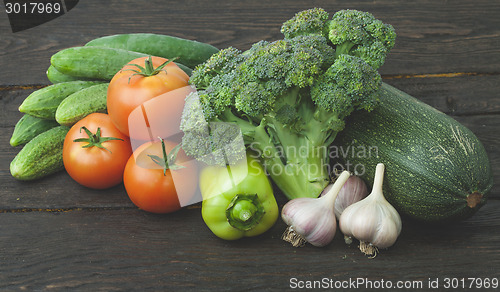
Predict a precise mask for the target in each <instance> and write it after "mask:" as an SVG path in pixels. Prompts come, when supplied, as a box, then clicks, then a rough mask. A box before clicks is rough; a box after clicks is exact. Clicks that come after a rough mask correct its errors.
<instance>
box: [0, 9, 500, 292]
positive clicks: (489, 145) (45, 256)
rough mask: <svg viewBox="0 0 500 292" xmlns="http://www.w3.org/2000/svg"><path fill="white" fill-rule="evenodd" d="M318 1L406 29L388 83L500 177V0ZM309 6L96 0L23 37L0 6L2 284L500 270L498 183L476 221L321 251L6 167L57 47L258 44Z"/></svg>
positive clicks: (340, 281) (124, 284)
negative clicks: (464, 136) (102, 41)
mask: <svg viewBox="0 0 500 292" xmlns="http://www.w3.org/2000/svg"><path fill="white" fill-rule="evenodd" d="M312 3H313V4H311V5H315V6H318V7H323V8H325V9H326V10H328V11H330V12H334V11H336V10H339V9H344V8H353V9H359V10H364V11H370V12H372V13H373V14H374V15H375V16H376V17H378V18H380V19H381V20H383V21H384V22H387V23H390V24H392V25H393V26H394V27H395V29H396V31H397V33H398V38H397V42H396V46H395V48H394V49H393V51H392V52H391V53H390V55H389V56H388V60H387V62H386V64H385V65H384V66H383V67H382V68H381V73H382V74H383V77H384V81H385V82H387V83H389V84H391V85H394V86H396V87H398V88H400V89H402V90H404V91H406V92H408V93H409V94H411V95H413V96H415V97H417V98H419V99H421V100H423V101H424V102H426V103H428V104H430V105H432V106H434V107H436V108H437V109H439V110H441V111H443V112H445V113H447V114H449V115H451V116H453V117H454V118H456V119H457V120H458V121H460V122H461V123H463V124H464V125H466V126H467V127H469V128H470V129H471V130H472V131H473V132H474V133H475V134H476V135H477V136H478V137H479V139H480V140H481V141H482V142H483V144H484V146H485V147H486V150H487V152H488V154H489V156H490V159H491V164H492V167H493V171H494V172H495V173H496V175H495V180H498V178H499V174H500V172H499V171H500V148H499V143H500V139H499V134H498V133H499V131H500V127H499V124H500V98H499V95H498V92H499V83H500V73H499V72H500V71H499V64H500V18H499V17H498V16H499V15H500V2H498V1H491V0H454V1H430V0H429V1H388V0H381V1H323V0H320V1H314V2H312ZM311 7H312V6H310V4H308V1H297V0H293V1H263V0H254V1H212V0H205V1H193V0H184V1H160V0H150V1H128V0H120V1H114V0H113V1H98V0H86V1H80V3H79V4H78V5H77V6H76V7H75V8H74V9H73V10H71V11H70V12H69V13H67V14H66V15H64V16H62V17H59V18H57V19H55V20H53V21H51V22H48V23H46V24H43V25H41V26H38V27H35V28H32V29H29V30H25V31H21V32H18V33H12V32H11V30H10V26H9V23H8V19H7V16H6V15H5V13H3V12H2V16H1V17H0V63H1V65H2V70H1V71H0V101H1V110H0V117H1V118H0V289H4V290H7V291H12V290H13V291H17V290H28V291H32V290H80V291H81V290H85V291H86V290H92V291H94V290H103V291H113V290H139V291H150V290H151V291H161V290H168V291H185V290H197V291H198V290H201V291H203V290H205V291H225V290H227V291H262V290H287V289H292V288H294V287H295V286H296V284H297V285H299V284H308V283H312V282H307V281H322V282H321V283H322V284H324V285H327V284H328V285H330V284H332V285H333V286H335V285H347V286H348V287H350V288H351V289H350V290H353V291H357V290H364V289H365V288H366V287H369V286H367V285H368V284H360V285H357V286H356V285H353V283H358V282H357V281H361V280H368V281H372V285H375V286H376V287H377V285H378V287H381V286H382V285H387V283H391V284H392V285H393V287H395V286H396V285H397V284H398V283H399V284H404V285H417V286H416V288H420V285H421V289H413V290H414V291H440V290H442V291H452V290H454V289H445V288H444V285H445V281H446V278H449V279H456V280H460V281H459V282H456V283H453V282H452V283H451V284H459V288H460V287H462V286H461V285H462V282H461V279H462V278H465V285H466V287H468V285H469V284H470V283H471V280H469V279H467V278H470V277H474V278H478V277H479V278H481V279H484V278H489V279H492V278H496V279H498V278H499V276H500V273H499V272H498V271H499V269H500V255H499V252H498V247H499V246H500V212H499V211H498V210H499V208H500V200H499V199H500V188H499V187H498V185H496V186H494V188H493V190H492V191H491V193H490V200H489V202H488V204H487V205H486V206H484V207H483V208H482V209H481V210H480V211H479V212H478V213H477V214H476V215H475V216H473V217H472V218H470V219H469V220H466V221H464V222H460V223H456V224H452V225H446V226H438V225H431V226H429V225H422V224H418V223H415V222H410V221H404V227H403V232H402V234H401V236H400V238H399V239H398V241H397V243H396V244H395V245H394V246H393V247H392V248H390V249H389V250H387V251H383V252H382V253H381V254H380V255H379V256H378V257H376V258H375V259H368V258H367V257H365V256H363V255H362V254H361V253H360V252H359V251H358V250H357V248H356V246H355V245H353V246H350V247H349V246H346V245H345V244H344V242H343V240H342V239H341V237H340V236H339V235H337V237H336V238H335V240H334V242H333V243H332V244H331V245H329V246H327V247H325V248H314V247H312V246H307V247H304V248H300V249H297V248H293V247H291V246H290V245H289V244H288V243H285V242H284V241H282V240H281V239H280V236H281V233H282V232H283V230H284V229H285V225H284V223H283V222H282V221H281V220H278V222H277V223H276V225H275V226H274V227H273V228H272V229H271V230H270V231H269V232H267V233H265V234H263V235H262V236H259V237H257V238H251V239H244V240H239V241H235V242H228V241H223V240H221V239H219V238H217V237H215V236H214V235H213V234H212V233H211V232H210V231H209V230H208V228H207V227H206V225H205V224H204V222H203V220H202V218H201V214H200V213H201V212H200V211H201V207H200V205H193V206H190V207H187V208H184V209H183V210H181V211H179V212H176V213H173V214H169V215H161V216H160V215H152V214H148V213H146V212H143V211H141V210H138V209H137V208H135V207H134V206H133V205H132V203H131V202H130V201H129V199H128V197H127V195H126V193H125V191H124V187H123V186H118V187H115V188H112V189H110V190H106V191H94V190H89V189H86V188H84V187H81V186H79V185H78V184H77V183H75V182H74V181H72V180H71V179H70V177H69V176H68V175H67V174H66V173H65V172H60V173H58V174H55V175H53V176H50V177H48V178H45V179H42V180H39V181H35V182H29V183H26V182H19V181H16V180H15V179H14V178H12V177H11V176H10V173H9V163H10V161H11V160H12V158H13V157H14V156H15V154H16V153H17V152H18V151H19V148H12V147H11V146H10V145H9V138H10V135H11V133H12V130H13V127H14V125H15V123H16V122H17V120H18V119H19V118H20V117H21V114H20V113H19V112H18V111H17V108H18V106H19V105H20V104H21V102H22V101H23V99H24V98H25V97H26V96H28V94H30V93H31V92H33V91H34V90H36V89H39V88H41V87H43V86H45V85H48V84H49V82H48V80H47V79H46V77H45V70H46V69H47V67H48V66H49V60H50V56H51V55H52V54H54V53H56V52H57V51H59V50H61V49H63V48H66V47H70V46H78V45H83V44H84V43H86V42H87V41H89V40H91V39H94V38H96V37H100V36H103V35H109V34H115V33H132V32H153V33H163V34H170V35H175V36H179V37H184V38H188V39H196V40H198V41H203V42H208V43H211V44H213V45H215V46H217V47H219V48H224V47H227V46H234V47H237V48H240V49H247V48H249V47H250V45H251V44H252V43H254V42H256V41H258V40H261V39H264V40H274V39H278V38H280V37H281V34H280V31H279V30H280V25H281V23H282V22H283V21H285V20H287V19H289V18H290V17H292V16H293V14H294V13H295V12H298V11H300V10H303V9H307V8H311ZM276 197H277V198H278V201H279V204H280V207H281V206H282V205H283V204H284V203H285V199H284V197H283V196H282V195H281V194H279V193H278V194H276ZM436 280H437V281H438V284H439V289H432V290H431V289H430V288H429V286H430V284H429V281H432V283H436V282H435V281H436ZM299 281H304V282H299ZM330 281H331V282H330ZM349 281H351V282H349ZM398 281H400V282H398ZM358 284H359V283H358ZM383 290H384V289H382V291H383ZM394 290H395V291H397V290H398V289H394ZM456 290H457V289H455V290H454V291H456ZM458 290H462V291H465V290H467V289H458ZM489 290H493V289H489ZM405 291H411V290H408V289H407V290H405Z"/></svg>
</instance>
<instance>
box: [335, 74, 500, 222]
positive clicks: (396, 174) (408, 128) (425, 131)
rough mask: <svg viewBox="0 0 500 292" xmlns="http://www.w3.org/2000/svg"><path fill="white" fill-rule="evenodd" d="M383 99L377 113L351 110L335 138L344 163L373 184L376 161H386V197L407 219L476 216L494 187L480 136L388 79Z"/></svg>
mask: <svg viewBox="0 0 500 292" xmlns="http://www.w3.org/2000/svg"><path fill="white" fill-rule="evenodd" d="M380 99H381V102H380V104H379V105H378V106H377V108H376V109H374V110H373V111H371V112H365V111H357V112H354V113H352V114H351V115H350V116H349V118H348V119H347V120H346V127H345V130H343V131H342V132H340V133H339V134H338V136H337V137H336V139H335V141H334V144H335V146H337V147H338V148H337V149H341V150H342V152H340V151H339V152H338V153H344V154H343V155H338V156H340V157H339V158H340V159H341V160H342V161H343V164H344V167H347V166H350V168H351V169H350V170H351V171H352V170H354V171H358V172H360V173H359V174H360V175H362V177H363V178H364V179H365V180H366V181H367V182H368V183H369V184H372V183H373V177H374V173H375V168H376V165H377V163H379V162H381V163H384V164H385V166H386V172H385V179H384V195H385V197H386V199H387V200H388V201H389V202H390V203H391V204H392V205H393V206H394V207H395V208H396V209H397V210H398V211H399V212H400V213H401V214H402V215H406V216H407V217H410V218H413V219H416V220H419V221H426V222H446V221H455V220H461V219H466V218H468V217H470V216H472V215H473V214H474V213H475V212H476V211H477V210H478V209H479V208H480V207H481V206H483V205H484V204H485V203H486V200H487V196H488V193H489V191H490V190H491V188H492V185H493V176H492V172H491V166H490V162H489V160H488V156H487V153H486V151H485V149H484V147H483V145H482V144H481V142H480V141H479V140H478V138H477V137H476V136H475V135H474V134H473V133H472V132H471V131H470V130H469V129H467V128H466V127H465V126H463V125H461V124H460V123H459V122H457V121H456V120H454V119H453V118H451V117H450V116H448V115H446V114H444V113H442V112H440V111H438V110H436V109H435V108H433V107H431V106H429V105H427V104H425V103H423V102H421V101H419V100H417V99H416V98H414V97H412V96H410V95H408V94H406V93H404V92H402V91H400V90H398V89H396V88H394V87H392V86H390V85H387V84H385V83H384V84H383V85H382V89H381V97H380Z"/></svg>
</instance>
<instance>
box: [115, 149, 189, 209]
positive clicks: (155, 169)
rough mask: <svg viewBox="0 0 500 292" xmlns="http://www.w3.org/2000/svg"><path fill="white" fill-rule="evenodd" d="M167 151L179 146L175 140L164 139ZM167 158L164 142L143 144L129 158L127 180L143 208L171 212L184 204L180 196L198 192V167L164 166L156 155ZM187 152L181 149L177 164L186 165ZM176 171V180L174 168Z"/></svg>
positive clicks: (133, 197) (127, 186)
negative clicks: (156, 159) (176, 145)
mask: <svg viewBox="0 0 500 292" xmlns="http://www.w3.org/2000/svg"><path fill="white" fill-rule="evenodd" d="M164 143H165V150H166V153H167V154H168V153H170V151H171V150H172V149H173V148H174V147H175V144H174V143H172V142H169V141H164ZM151 156H154V157H156V158H160V159H163V150H162V146H161V143H160V142H153V143H151V142H149V143H146V144H143V145H142V146H140V147H139V148H137V150H136V151H135V152H134V155H132V156H131V157H130V159H129V160H128V163H127V166H126V167H125V172H124V174H123V183H124V185H125V189H126V191H127V194H128V196H129V198H130V200H131V201H132V202H133V203H134V204H135V205H136V206H137V207H139V208H140V209H142V210H144V211H148V212H152V213H170V212H174V211H177V210H179V209H180V208H181V204H180V201H179V197H178V191H179V194H182V196H184V197H183V198H182V201H186V200H189V199H190V197H192V196H193V195H194V194H195V190H196V188H197V186H198V175H197V168H196V167H193V166H187V167H183V168H178V169H175V170H172V171H171V170H170V169H167V170H164V169H163V168H162V166H159V165H158V164H157V163H155V161H154V159H152V157H151ZM187 159H188V158H187V157H186V155H185V154H184V153H183V151H182V150H180V151H179V153H178V156H177V160H176V165H178V166H181V167H182V166H185V165H186V163H185V162H186V161H187ZM173 171H175V172H176V173H175V178H176V179H175V183H174V179H173V178H172V172H173Z"/></svg>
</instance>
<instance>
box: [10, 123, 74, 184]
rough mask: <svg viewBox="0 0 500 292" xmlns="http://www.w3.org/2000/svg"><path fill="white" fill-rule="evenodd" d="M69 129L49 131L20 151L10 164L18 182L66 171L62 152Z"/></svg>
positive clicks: (59, 128) (57, 128) (60, 128)
mask: <svg viewBox="0 0 500 292" xmlns="http://www.w3.org/2000/svg"><path fill="white" fill-rule="evenodd" d="M68 131H69V128H68V127H66V126H57V127H55V128H52V129H50V130H47V131H45V132H43V133H41V134H39V135H38V136H36V137H35V138H33V139H32V140H31V141H30V142H28V143H27V144H26V145H24V147H23V148H22V149H21V151H19V153H18V154H17V155H16V157H14V159H13V160H12V162H11V163H10V173H11V174H12V176H13V177H15V178H16V179H18V180H35V179H39V178H42V177H45V176H47V175H50V174H53V173H55V172H58V171H60V170H63V169H64V164H63V158H62V150H63V145H64V138H65V137H66V134H67V133H68Z"/></svg>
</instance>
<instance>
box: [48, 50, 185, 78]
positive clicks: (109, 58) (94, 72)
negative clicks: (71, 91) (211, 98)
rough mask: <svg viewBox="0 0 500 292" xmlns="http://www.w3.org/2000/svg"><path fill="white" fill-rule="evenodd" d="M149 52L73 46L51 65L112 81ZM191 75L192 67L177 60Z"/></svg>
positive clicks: (68, 72) (77, 75)
mask: <svg viewBox="0 0 500 292" xmlns="http://www.w3.org/2000/svg"><path fill="white" fill-rule="evenodd" d="M146 56H148V55H147V54H143V53H138V52H133V51H129V50H123V49H114V48H105V47H93V46H89V47H73V48H68V49H64V50H61V51H59V52H57V53H55V54H54V55H52V57H51V59H50V63H51V66H53V67H54V68H55V69H56V70H57V71H59V72H60V73H62V74H65V75H69V76H73V77H74V78H77V79H80V80H81V79H87V80H89V79H90V80H106V81H110V80H111V79H112V78H113V76H114V75H115V74H116V73H117V72H118V71H120V70H121V69H122V68H123V66H125V65H126V64H127V63H128V62H130V61H132V60H134V59H137V58H141V57H146ZM175 64H177V66H179V68H181V69H182V70H183V71H184V72H186V74H188V75H189V76H191V72H192V70H191V68H189V67H187V66H186V65H184V64H181V63H179V62H175Z"/></svg>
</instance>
